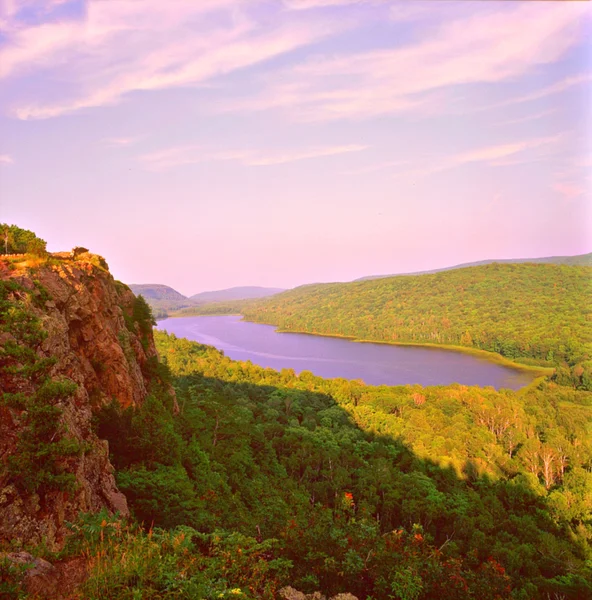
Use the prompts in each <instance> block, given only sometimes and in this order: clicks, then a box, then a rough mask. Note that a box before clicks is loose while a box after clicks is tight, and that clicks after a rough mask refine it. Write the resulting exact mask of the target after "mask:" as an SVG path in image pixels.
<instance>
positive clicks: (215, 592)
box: [68, 513, 290, 600]
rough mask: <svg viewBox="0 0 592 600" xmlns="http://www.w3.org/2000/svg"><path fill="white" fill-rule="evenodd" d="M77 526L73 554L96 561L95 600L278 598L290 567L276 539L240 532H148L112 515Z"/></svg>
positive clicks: (88, 586)
mask: <svg viewBox="0 0 592 600" xmlns="http://www.w3.org/2000/svg"><path fill="white" fill-rule="evenodd" d="M71 527H72V530H73V532H74V535H73V536H71V537H70V539H69V542H68V543H69V546H70V548H69V551H70V552H72V551H75V552H84V553H85V554H86V555H87V556H89V557H90V558H91V559H92V564H93V569H92V571H91V573H90V577H89V579H88V580H87V581H86V583H85V584H84V588H83V593H84V597H85V598H88V599H89V600H95V599H96V600H99V599H101V600H108V599H114V600H115V599H118V600H126V599H129V600H133V599H136V598H139V597H141V598H169V599H171V600H173V599H179V600H181V599H187V600H189V599H192V598H203V599H204V600H205V599H211V600H214V599H216V600H217V599H219V598H244V599H245V600H249V599H255V598H264V599H269V600H272V599H274V598H276V597H277V596H276V592H277V590H278V588H279V587H280V582H282V581H283V580H285V578H286V575H287V573H288V570H289V568H290V563H289V561H287V560H286V559H277V558H272V556H271V554H272V553H273V552H274V549H275V547H276V545H277V542H276V541H274V540H266V541H264V542H258V541H257V540H255V539H253V538H250V537H248V536H244V535H241V534H238V533H227V532H224V531H217V532H214V533H212V534H202V533H199V532H197V531H195V530H194V529H192V528H190V527H178V528H176V529H174V530H172V531H163V530H162V529H151V530H150V531H149V532H148V533H146V532H144V531H142V530H139V529H137V528H136V527H134V526H133V525H129V524H126V523H124V522H122V521H121V520H119V519H118V518H116V517H110V516H108V515H106V514H105V513H99V514H97V515H83V516H82V517H81V519H80V521H79V522H78V523H76V524H73V525H72V526H71Z"/></svg>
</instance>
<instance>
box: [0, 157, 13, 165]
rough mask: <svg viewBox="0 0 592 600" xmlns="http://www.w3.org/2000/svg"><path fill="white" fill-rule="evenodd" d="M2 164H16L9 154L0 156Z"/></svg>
mask: <svg viewBox="0 0 592 600" xmlns="http://www.w3.org/2000/svg"><path fill="white" fill-rule="evenodd" d="M0 164H3V165H12V164H14V159H13V158H12V156H10V155H9V154H0Z"/></svg>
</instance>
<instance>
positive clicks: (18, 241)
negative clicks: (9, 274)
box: [0, 223, 47, 256]
mask: <svg viewBox="0 0 592 600" xmlns="http://www.w3.org/2000/svg"><path fill="white" fill-rule="evenodd" d="M46 245H47V242H45V240H42V239H41V238H38V237H37V236H36V235H35V234H34V233H33V232H32V231H29V230H28V229H21V228H20V227H17V226H16V225H7V224H6V223H0V252H1V253H2V254H6V253H7V254H24V253H29V254H34V255H36V256H44V255H45V254H46V250H45V247H46Z"/></svg>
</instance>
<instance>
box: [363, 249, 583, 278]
mask: <svg viewBox="0 0 592 600" xmlns="http://www.w3.org/2000/svg"><path fill="white" fill-rule="evenodd" d="M492 263H500V264H523V263H533V264H554V265H571V266H580V267H590V266H592V252H590V253H588V254H578V255H576V256H547V257H544V258H502V259H490V260H479V261H477V262H469V263H462V264H460V265H454V266H453V267H444V268H442V269H432V270H430V271H416V272H414V273H394V274H392V275H368V276H367V277H360V278H359V279H356V280H355V281H370V280H372V279H385V278H387V277H397V276H400V275H428V274H430V273H441V272H442V271H452V270H454V269H465V268H467V267H481V266H483V265H490V264H492Z"/></svg>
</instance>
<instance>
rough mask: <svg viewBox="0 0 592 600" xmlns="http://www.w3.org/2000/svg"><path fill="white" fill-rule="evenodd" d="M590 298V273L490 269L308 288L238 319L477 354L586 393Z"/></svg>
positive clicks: (246, 309) (558, 268) (247, 309)
mask: <svg viewBox="0 0 592 600" xmlns="http://www.w3.org/2000/svg"><path fill="white" fill-rule="evenodd" d="M591 297H592V267H580V266H565V265H553V264H496V263H494V264H490V265H484V266H479V267H468V268H464V269H456V270H452V271H445V272H440V273H434V274H426V275H415V276H398V277H391V278H386V279H377V280H371V281H360V282H353V283H335V284H315V285H307V286H302V287H299V288H296V289H294V290H290V291H288V292H285V293H283V294H279V295H277V296H274V297H272V298H269V299H266V300H259V301H257V302H255V303H251V304H249V305H245V306H243V307H241V311H240V312H241V314H243V315H244V316H245V318H246V319H247V320H249V321H255V322H258V323H267V324H270V325H277V326H278V328H279V329H280V330H282V331H299V332H306V333H318V334H332V335H343V336H348V337H352V338H355V339H359V340H368V341H380V342H389V343H411V344H413V343H416V344H436V345H448V346H459V347H462V348H467V349H479V350H485V351H488V352H493V353H497V354H499V355H501V356H503V357H506V358H508V359H510V360H512V361H515V362H517V363H522V364H527V365H541V366H548V367H554V368H555V370H556V374H555V379H556V381H557V382H558V383H561V384H565V385H573V386H575V387H577V388H580V389H586V390H592V362H591V359H592V311H591V309H590V302H589V299H590V298H591Z"/></svg>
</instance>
